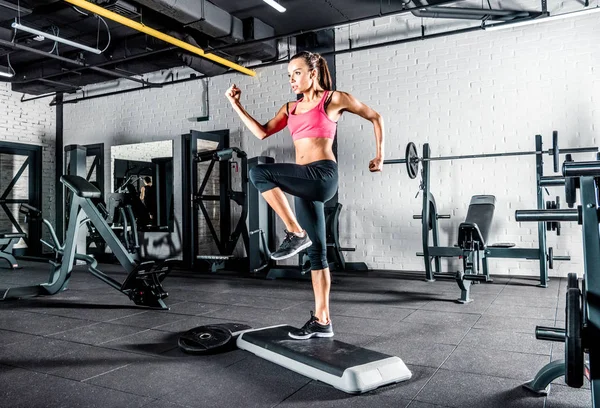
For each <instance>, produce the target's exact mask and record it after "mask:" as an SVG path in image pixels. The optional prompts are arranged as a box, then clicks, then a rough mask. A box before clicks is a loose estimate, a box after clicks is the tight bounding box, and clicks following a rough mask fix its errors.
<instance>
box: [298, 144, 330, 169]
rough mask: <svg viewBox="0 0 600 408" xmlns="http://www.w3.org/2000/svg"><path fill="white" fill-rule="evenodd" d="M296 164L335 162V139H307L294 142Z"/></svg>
mask: <svg viewBox="0 0 600 408" xmlns="http://www.w3.org/2000/svg"><path fill="white" fill-rule="evenodd" d="M294 147H295V148H296V164H309V163H312V162H316V161H319V160H333V161H335V155H334V154H333V139H328V138H324V137H306V138H302V139H298V140H296V141H294Z"/></svg>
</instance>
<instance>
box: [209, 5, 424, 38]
mask: <svg viewBox="0 0 600 408" xmlns="http://www.w3.org/2000/svg"><path fill="white" fill-rule="evenodd" d="M278 2H279V4H281V5H282V6H283V7H285V8H286V11H285V13H280V12H278V11H276V10H275V9H274V8H272V7H271V6H269V5H268V4H266V3H265V2H264V1H262V0H238V1H230V0H214V1H212V3H214V4H215V5H216V6H218V7H220V8H222V9H223V10H226V11H227V12H229V13H231V14H233V15H234V16H236V17H238V18H241V19H244V18H247V17H257V18H260V19H261V20H262V21H264V22H265V23H267V24H269V25H270V26H272V27H273V28H275V32H276V33H277V34H286V33H289V32H296V31H300V30H311V29H315V28H320V27H325V26H331V25H334V24H335V25H338V24H344V23H346V22H348V21H351V20H356V19H362V18H367V17H376V16H378V15H379V14H380V13H381V14H388V13H393V12H400V11H402V10H403V9H404V8H405V7H406V6H407V4H408V2H406V1H404V2H403V1H399V0H382V1H379V0H279V1H278ZM413 7H414V6H413Z"/></svg>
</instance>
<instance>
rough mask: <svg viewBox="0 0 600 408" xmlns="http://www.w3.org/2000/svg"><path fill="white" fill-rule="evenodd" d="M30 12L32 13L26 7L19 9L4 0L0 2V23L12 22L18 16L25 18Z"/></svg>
mask: <svg viewBox="0 0 600 408" xmlns="http://www.w3.org/2000/svg"><path fill="white" fill-rule="evenodd" d="M31 12H32V11H31V10H30V9H28V8H26V7H19V6H18V5H16V4H13V3H10V2H8V1H6V0H0V21H9V20H14V19H15V18H17V17H19V16H20V17H23V16H27V15H29V14H31Z"/></svg>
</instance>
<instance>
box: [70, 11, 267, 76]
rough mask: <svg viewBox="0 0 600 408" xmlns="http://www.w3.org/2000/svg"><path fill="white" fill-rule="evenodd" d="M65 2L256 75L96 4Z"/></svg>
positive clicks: (237, 69) (254, 73) (244, 72)
mask: <svg viewBox="0 0 600 408" xmlns="http://www.w3.org/2000/svg"><path fill="white" fill-rule="evenodd" d="M65 1H66V2H67V3H71V4H72V5H74V6H77V7H80V8H82V9H85V10H87V11H91V12H92V13H94V14H97V15H99V16H102V17H106V18H108V19H109V20H113V21H116V22H117V23H120V24H123V25H124V26H127V27H129V28H133V29H134V30H137V31H140V32H142V33H145V34H148V35H150V36H152V37H155V38H158V39H159V40H163V41H164V42H167V43H169V44H172V45H175V46H177V47H180V48H183V49H184V50H187V51H189V52H192V53H194V54H196V55H199V56H201V57H202V58H206V59H209V60H211V61H214V62H216V63H219V64H221V65H225V66H226V67H228V68H232V69H235V70H236V71H239V72H241V73H243V74H246V75H250V76H255V75H256V72H255V71H253V70H251V69H248V68H245V67H243V66H241V65H238V64H236V63H234V62H231V61H229V60H227V59H225V58H221V57H219V56H218V55H215V54H210V53H208V54H207V53H205V52H204V50H203V49H202V48H199V47H196V46H194V45H192V44H189V43H186V42H185V41H181V40H179V39H177V38H175V37H172V36H170V35H167V34H165V33H161V32H160V31H158V30H155V29H154V28H150V27H148V26H145V25H144V24H141V23H138V22H137V21H133V20H131V19H129V18H127V17H123V16H122V15H120V14H117V13H113V12H112V11H110V10H107V9H105V8H102V7H99V6H97V5H95V4H92V3H90V2H88V1H86V0H65Z"/></svg>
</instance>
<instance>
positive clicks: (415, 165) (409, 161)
mask: <svg viewBox="0 0 600 408" xmlns="http://www.w3.org/2000/svg"><path fill="white" fill-rule="evenodd" d="M404 156H405V159H406V172H407V173H408V177H410V178H411V179H415V178H417V174H418V173H419V162H418V161H417V160H415V159H418V158H419V156H418V155H417V146H415V144H414V143H413V142H408V144H407V145H406V152H405V155H404Z"/></svg>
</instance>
